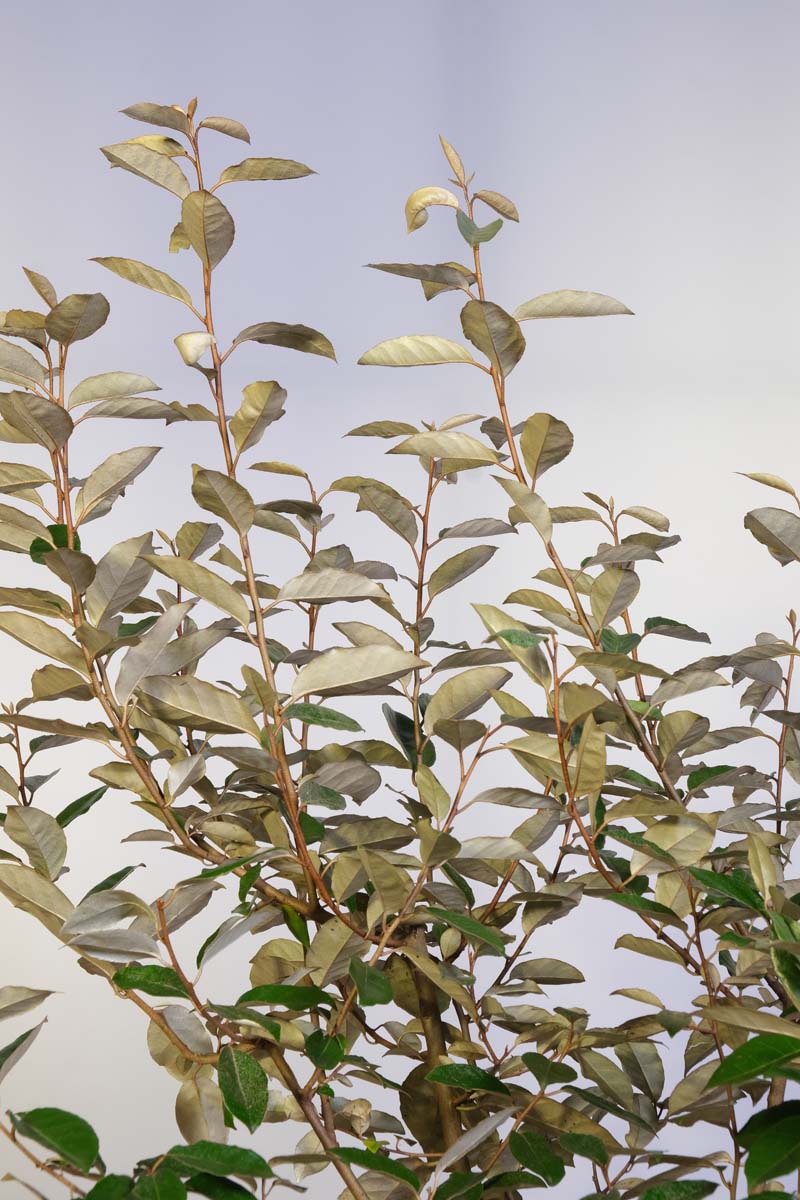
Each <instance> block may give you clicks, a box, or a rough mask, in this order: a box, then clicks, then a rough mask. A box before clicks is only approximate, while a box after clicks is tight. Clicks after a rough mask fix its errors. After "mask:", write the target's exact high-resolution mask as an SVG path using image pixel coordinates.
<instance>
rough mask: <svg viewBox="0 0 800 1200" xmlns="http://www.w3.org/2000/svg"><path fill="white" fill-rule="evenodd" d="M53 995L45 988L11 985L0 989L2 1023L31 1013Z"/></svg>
mask: <svg viewBox="0 0 800 1200" xmlns="http://www.w3.org/2000/svg"><path fill="white" fill-rule="evenodd" d="M52 995H53V993H52V992H48V991H46V990H44V989H43V988H28V987H14V986H13V985H11V984H9V985H7V986H6V987H0V1021H6V1020H8V1018H9V1017H18V1016H21V1014H22V1013H25V1012H30V1010H31V1009H32V1008H37V1007H38V1005H40V1004H41V1003H42V1001H43V1000H46V999H47V997H48V996H52ZM26 1036H27V1035H26Z"/></svg>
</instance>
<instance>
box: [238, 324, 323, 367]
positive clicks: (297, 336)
mask: <svg viewBox="0 0 800 1200" xmlns="http://www.w3.org/2000/svg"><path fill="white" fill-rule="evenodd" d="M242 342H258V344H259V345H260V346H283V347H284V348H285V349H287V350H301V351H302V352H303V353H304V354H319V355H321V356H322V358H332V359H333V360H334V362H335V361H336V352H335V350H334V348H333V346H332V345H331V343H330V342H329V341H328V339H327V338H326V337H325V334H324V333H320V332H319V330H317V329H311V328H310V326H308V325H287V324H285V322H283V321H261V322H259V323H258V324H257V325H248V326H247V328H246V329H243V330H242V331H241V333H237V335H236V337H235V338H234V339H233V344H234V346H239V345H241V344H242Z"/></svg>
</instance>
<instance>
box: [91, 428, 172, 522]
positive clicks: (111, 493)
mask: <svg viewBox="0 0 800 1200" xmlns="http://www.w3.org/2000/svg"><path fill="white" fill-rule="evenodd" d="M159 450H160V447H159V446H134V447H132V448H131V449H130V450H122V451H120V452H119V453H117V454H110V455H109V456H108V458H107V459H105V461H104V462H102V463H101V464H100V466H99V467H95V469H94V470H93V471H92V473H91V475H90V476H89V478H88V479H87V480H86V482H85V483H84V485H83V487H82V488H81V489H80V491H79V492H78V495H77V497H76V499H75V517H76V520H77V521H85V520H86V519H87V517H88V516H89V513H91V512H93V511H94V509H96V508H97V507H98V505H100V504H103V503H104V502H105V501H107V500H110V499H113V498H115V497H117V496H119V495H120V494H121V492H123V491H124V490H125V488H126V487H127V486H128V484H130V483H132V482H133V480H134V479H135V478H136V477H137V475H141V473H142V471H145V470H146V469H147V467H149V466H150V463H151V462H152V461H153V459H154V458H155V456H156V455H157V454H158V452H159Z"/></svg>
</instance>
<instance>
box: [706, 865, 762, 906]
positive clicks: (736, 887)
mask: <svg viewBox="0 0 800 1200" xmlns="http://www.w3.org/2000/svg"><path fill="white" fill-rule="evenodd" d="M689 874H690V875H691V876H693V878H694V879H696V880H697V881H698V883H701V884H702V885H703V887H704V888H705V889H706V891H708V892H710V893H711V894H712V895H714V894H716V895H719V896H726V897H728V898H729V899H731V900H735V901H736V902H737V903H739V904H744V905H745V906H746V907H747V908H753V909H755V910H756V912H763V911H764V901H763V900H762V898H761V896H760V895H759V893H758V891H757V890H756V889H755V888H754V887H753V883H752V880H751V879H750V877H749V876H748V875H747V873H746V872H744V871H741V870H734V871H732V872H731V873H730V874H725V875H723V874H722V873H721V872H719V871H707V870H704V869H701V868H700V867H692V868H691V869H690V871H689Z"/></svg>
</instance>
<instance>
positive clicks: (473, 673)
mask: <svg viewBox="0 0 800 1200" xmlns="http://www.w3.org/2000/svg"><path fill="white" fill-rule="evenodd" d="M510 678H511V673H510V671H507V670H506V669H505V668H504V667H471V668H470V669H468V670H466V671H462V672H461V674H459V675H454V676H453V677H452V678H451V679H448V680H447V682H446V683H443V684H442V686H441V687H440V688H439V690H438V691H437V692H436V693H435V694H434V696H433V698H432V699H431V701H430V703H429V704H428V707H427V709H426V710H425V732H426V733H427V734H429V735H430V734H432V733H435V732H436V725H437V723H438V722H439V721H460V720H463V718H464V717H468V716H470V714H471V713H473V712H475V711H476V710H477V709H479V708H480V707H481V706H482V705H483V704H485V703H486V701H487V700H488V699H489V695H490V693H491V692H493V691H497V690H498V689H499V688H501V687H503V685H504V684H505V683H506V681H507V680H508V679H510Z"/></svg>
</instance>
